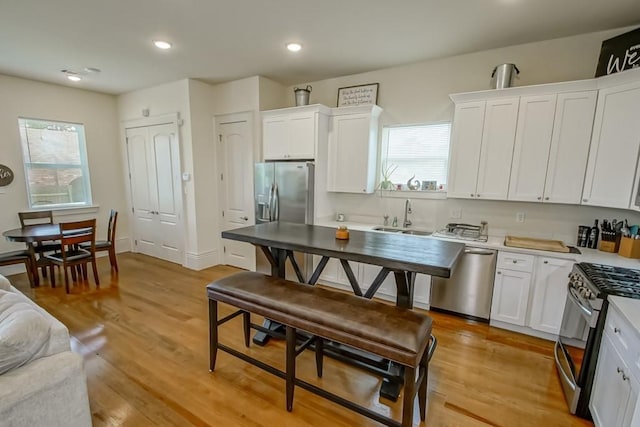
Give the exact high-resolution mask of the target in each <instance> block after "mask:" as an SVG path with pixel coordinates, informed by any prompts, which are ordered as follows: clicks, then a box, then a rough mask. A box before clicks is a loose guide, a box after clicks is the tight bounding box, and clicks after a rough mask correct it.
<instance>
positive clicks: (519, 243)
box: [504, 236, 570, 253]
mask: <svg viewBox="0 0 640 427" xmlns="http://www.w3.org/2000/svg"><path fill="white" fill-rule="evenodd" d="M504 245H505V246H511V247H513V248H526V249H537V250H540V251H552V252H565V253H567V252H570V250H569V248H568V247H567V246H565V244H564V243H563V242H562V241H560V240H547V239H533V238H531V237H517V236H506V237H505V238H504Z"/></svg>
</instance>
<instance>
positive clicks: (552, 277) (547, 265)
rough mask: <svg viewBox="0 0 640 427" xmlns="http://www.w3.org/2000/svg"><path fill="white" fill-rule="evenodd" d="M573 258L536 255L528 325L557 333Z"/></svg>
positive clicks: (560, 322)
mask: <svg viewBox="0 0 640 427" xmlns="http://www.w3.org/2000/svg"><path fill="white" fill-rule="evenodd" d="M573 262H574V261H573V260H568V259H559V258H548V257H537V259H536V264H535V279H534V281H533V292H532V296H531V310H530V315H529V326H530V327H531V328H533V329H535V330H538V331H542V332H548V333H550V334H555V335H557V334H558V333H559V332H560V325H561V324H562V312H563V311H564V304H565V301H566V299H567V277H569V273H570V272H571V269H572V268H573Z"/></svg>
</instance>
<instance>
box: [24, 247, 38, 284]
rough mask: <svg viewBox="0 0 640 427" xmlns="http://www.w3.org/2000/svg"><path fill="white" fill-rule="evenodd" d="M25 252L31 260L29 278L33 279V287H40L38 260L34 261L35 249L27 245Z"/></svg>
mask: <svg viewBox="0 0 640 427" xmlns="http://www.w3.org/2000/svg"><path fill="white" fill-rule="evenodd" d="M27 250H28V251H29V257H30V258H31V263H30V264H31V277H32V278H33V286H34V287H36V286H40V275H39V274H38V260H37V259H36V249H35V247H34V246H33V243H31V242H29V243H27Z"/></svg>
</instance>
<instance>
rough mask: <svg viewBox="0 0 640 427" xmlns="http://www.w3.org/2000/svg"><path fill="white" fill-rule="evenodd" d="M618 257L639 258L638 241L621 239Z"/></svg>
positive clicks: (628, 238) (627, 238) (639, 242)
mask: <svg viewBox="0 0 640 427" xmlns="http://www.w3.org/2000/svg"><path fill="white" fill-rule="evenodd" d="M618 255H621V256H623V257H627V258H636V259H638V258H640V240H638V239H632V238H631V237H623V238H622V239H621V240H620V249H619V250H618Z"/></svg>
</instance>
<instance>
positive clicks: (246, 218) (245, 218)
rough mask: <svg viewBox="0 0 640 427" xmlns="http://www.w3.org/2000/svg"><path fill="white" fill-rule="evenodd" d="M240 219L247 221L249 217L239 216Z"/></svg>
mask: <svg viewBox="0 0 640 427" xmlns="http://www.w3.org/2000/svg"><path fill="white" fill-rule="evenodd" d="M240 219H244V220H245V221H249V217H248V216H241V217H240Z"/></svg>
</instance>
